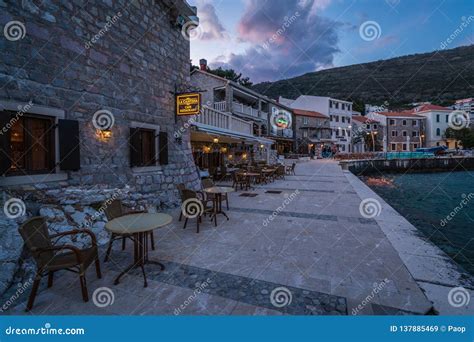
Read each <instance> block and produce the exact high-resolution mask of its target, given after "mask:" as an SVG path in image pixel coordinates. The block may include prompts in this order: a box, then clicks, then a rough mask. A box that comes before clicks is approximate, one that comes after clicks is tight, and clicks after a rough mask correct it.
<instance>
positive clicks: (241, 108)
mask: <svg viewBox="0 0 474 342" xmlns="http://www.w3.org/2000/svg"><path fill="white" fill-rule="evenodd" d="M232 108H233V110H234V111H236V112H238V113H242V114H247V115H250V116H253V117H256V118H258V117H259V115H258V109H255V108H252V107H250V106H246V105H244V104H242V103H239V102H233V103H232Z"/></svg>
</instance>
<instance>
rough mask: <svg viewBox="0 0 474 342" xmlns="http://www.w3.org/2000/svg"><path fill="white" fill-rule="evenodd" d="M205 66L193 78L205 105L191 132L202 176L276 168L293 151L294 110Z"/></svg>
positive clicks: (196, 159)
mask: <svg viewBox="0 0 474 342" xmlns="http://www.w3.org/2000/svg"><path fill="white" fill-rule="evenodd" d="M200 62H201V65H200V68H199V69H195V70H193V71H192V72H191V84H192V87H193V88H194V89H198V90H199V91H201V94H202V104H203V109H202V111H201V114H200V115H198V116H196V118H195V120H194V121H193V122H192V126H193V129H192V131H191V146H192V149H193V156H194V160H195V162H196V164H197V166H198V168H199V169H200V170H206V171H207V172H209V173H210V174H211V175H212V174H215V172H219V171H218V170H220V169H222V168H224V169H225V167H226V165H229V164H230V165H237V164H246V163H252V162H258V161H264V162H266V163H270V164H271V163H275V162H276V160H277V156H278V155H283V154H284V153H289V152H291V151H292V149H293V146H294V134H293V124H294V120H293V112H292V110H291V108H289V107H286V106H284V105H280V104H279V103H277V102H276V101H274V100H271V99H269V98H267V97H265V96H263V95H261V94H259V93H256V92H254V91H252V90H251V89H249V88H247V87H244V86H242V85H240V84H238V83H237V82H233V81H230V80H227V79H225V78H222V77H219V76H217V75H214V74H212V73H210V72H208V71H207V62H206V61H205V60H201V61H200ZM207 172H206V173H205V175H207Z"/></svg>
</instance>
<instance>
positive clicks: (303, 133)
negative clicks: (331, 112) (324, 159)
mask: <svg viewBox="0 0 474 342" xmlns="http://www.w3.org/2000/svg"><path fill="white" fill-rule="evenodd" d="M293 113H294V114H295V119H296V124H295V135H296V146H297V149H296V150H297V152H298V153H301V154H310V155H316V156H319V155H321V151H322V150H323V149H324V147H325V146H326V145H332V143H333V140H332V139H331V134H332V130H331V127H330V122H329V117H327V116H326V115H324V114H322V113H318V112H313V111H309V110H301V109H293ZM328 147H330V146H328Z"/></svg>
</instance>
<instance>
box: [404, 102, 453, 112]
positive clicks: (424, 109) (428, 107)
mask: <svg viewBox="0 0 474 342" xmlns="http://www.w3.org/2000/svg"><path fill="white" fill-rule="evenodd" d="M431 110H446V111H451V109H449V108H446V107H442V106H437V105H432V104H427V105H422V106H419V107H416V108H413V110H412V112H413V113H419V112H427V111H431Z"/></svg>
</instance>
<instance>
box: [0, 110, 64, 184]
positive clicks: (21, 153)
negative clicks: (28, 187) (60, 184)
mask: <svg viewBox="0 0 474 342" xmlns="http://www.w3.org/2000/svg"><path fill="white" fill-rule="evenodd" d="M54 127H55V126H54V118H51V117H45V116H23V117H21V118H19V119H18V120H17V121H16V122H15V123H14V124H13V126H12V128H11V134H10V146H11V155H10V160H11V166H10V169H9V171H8V172H7V173H8V174H11V175H25V174H39V173H50V172H52V171H53V170H54V169H55V148H54V145H55V140H54V136H55V134H54V133H55V130H54Z"/></svg>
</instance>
